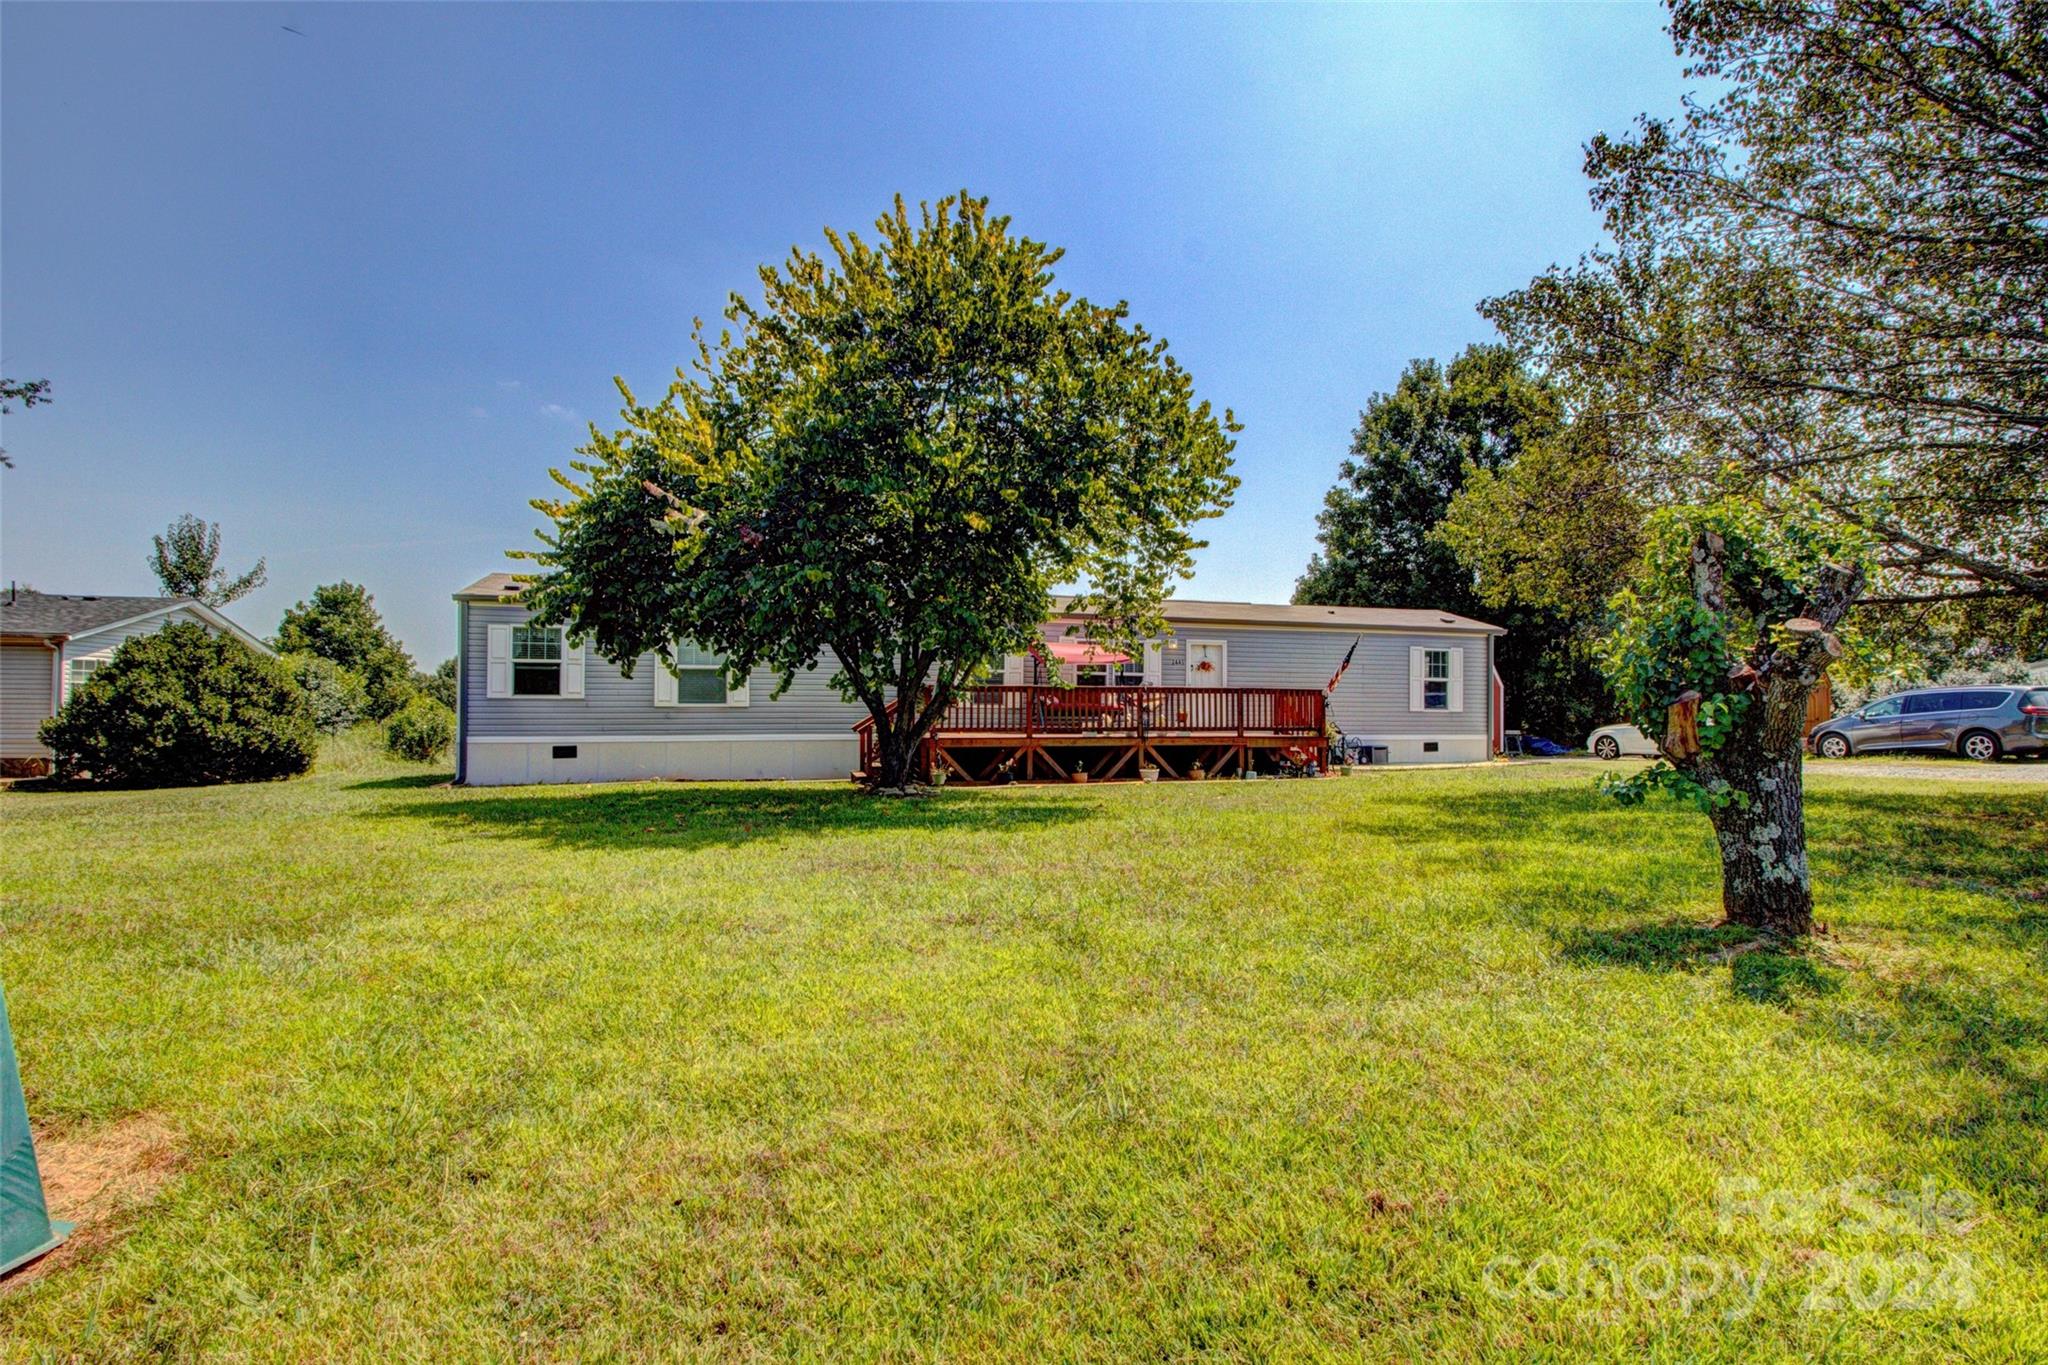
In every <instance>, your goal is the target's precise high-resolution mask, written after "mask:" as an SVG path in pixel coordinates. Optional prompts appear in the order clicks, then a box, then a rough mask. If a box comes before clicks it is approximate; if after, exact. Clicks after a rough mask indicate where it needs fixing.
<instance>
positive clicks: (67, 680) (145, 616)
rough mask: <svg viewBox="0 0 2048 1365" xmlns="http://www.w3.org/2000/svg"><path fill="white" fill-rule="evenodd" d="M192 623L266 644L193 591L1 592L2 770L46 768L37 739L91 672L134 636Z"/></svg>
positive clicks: (259, 647) (23, 772)
mask: <svg viewBox="0 0 2048 1365" xmlns="http://www.w3.org/2000/svg"><path fill="white" fill-rule="evenodd" d="M173 621H191V622H196V623H197V624H199V625H202V626H204V627H206V628H207V629H208V630H210V631H213V632H214V633H216V634H224V635H232V636H234V637H235V638H236V639H238V640H240V641H241V642H242V643H243V644H245V645H247V646H249V648H251V649H253V650H256V651H257V652H258V653H262V654H268V653H269V652H270V649H269V647H268V646H266V645H265V644H264V643H263V642H262V641H261V640H259V639H257V638H256V637H255V636H253V635H251V634H250V633H249V632H248V631H246V630H243V629H242V628H241V627H240V626H238V625H236V624H235V623H234V622H233V621H230V620H229V619H228V618H227V617H225V616H223V615H221V614H220V613H219V612H218V611H215V610H214V609H213V608H212V607H209V606H207V605H206V604H205V603H204V602H201V601H199V600H198V599H197V598H192V597H112V596H102V595H95V594H90V593H48V592H31V591H30V590H29V589H27V588H9V589H7V590H6V592H5V593H4V594H0V774H4V775H6V776H27V775H33V774H39V773H46V772H48V771H49V768H50V751H49V750H48V749H47V748H45V747H44V746H43V742H42V740H41V739H40V738H38V737H37V731H38V730H39V729H40V728H41V726H42V723H43V722H44V721H46V720H48V719H49V718H50V717H51V716H53V715H55V714H56V713H57V711H58V709H59V708H60V707H62V706H63V705H64V702H65V700H66V699H67V698H69V697H70V695H71V692H72V689H74V688H76V687H78V686H79V685H80V684H81V683H83V682H84V681H85V680H86V679H87V678H89V677H91V676H92V671H93V670H94V669H96V668H98V667H100V666H101V665H102V664H105V663H106V662H107V661H108V660H109V659H112V658H113V657H114V651H115V650H117V649H119V648H120V647H121V646H122V644H123V643H125V642H126V641H128V640H130V639H132V638H134V637H135V636H137V635H146V634H148V633H150V632H151V631H156V630H162V629H163V628H164V627H165V626H167V625H169V624H170V623H171V622H173Z"/></svg>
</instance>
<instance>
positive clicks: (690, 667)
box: [676, 640, 725, 706]
mask: <svg viewBox="0 0 2048 1365" xmlns="http://www.w3.org/2000/svg"><path fill="white" fill-rule="evenodd" d="M723 667H725V656H724V655H722V654H714V653H712V652H711V651H710V650H708V649H705V648H704V647H703V646H701V645H698V644H694V643H692V642H691V641H689V640H685V641H683V642H682V643H681V644H679V645H677V646H676V705H678V706H723V705H725V676H724V674H722V673H720V672H719V670H720V669H721V668H723Z"/></svg>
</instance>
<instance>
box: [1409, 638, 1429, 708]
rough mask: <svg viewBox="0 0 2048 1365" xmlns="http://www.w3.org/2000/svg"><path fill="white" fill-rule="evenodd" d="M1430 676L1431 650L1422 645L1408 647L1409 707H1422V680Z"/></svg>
mask: <svg viewBox="0 0 2048 1365" xmlns="http://www.w3.org/2000/svg"><path fill="white" fill-rule="evenodd" d="M1428 676H1429V651H1428V650H1426V649H1424V648H1423V647H1422V646H1421V645H1410V646H1409V647H1408V709H1409V710H1410V711H1420V710H1421V709H1422V682H1423V679H1424V678H1426V677H1428Z"/></svg>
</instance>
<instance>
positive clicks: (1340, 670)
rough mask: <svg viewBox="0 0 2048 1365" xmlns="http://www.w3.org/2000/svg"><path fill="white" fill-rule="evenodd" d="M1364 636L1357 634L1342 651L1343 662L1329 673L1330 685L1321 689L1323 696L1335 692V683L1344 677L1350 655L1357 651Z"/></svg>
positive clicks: (1349, 665)
mask: <svg viewBox="0 0 2048 1365" xmlns="http://www.w3.org/2000/svg"><path fill="white" fill-rule="evenodd" d="M1364 638H1365V637H1364V636H1363V635H1360V636H1357V637H1356V638H1354V639H1353V640H1352V641H1351V648H1349V649H1347V650H1345V651H1344V662H1343V663H1341V664H1338V665H1337V671H1336V672H1335V673H1332V674H1331V675H1330V685H1329V686H1328V687H1325V688H1324V689H1323V695H1324V696H1326V697H1327V696H1329V695H1330V694H1331V693H1332V692H1335V691H1336V690H1337V684H1338V683H1339V682H1342V681H1343V679H1344V670H1345V669H1347V668H1349V667H1351V656H1352V655H1354V654H1356V653H1357V652H1358V642H1359V640H1363V639H1364Z"/></svg>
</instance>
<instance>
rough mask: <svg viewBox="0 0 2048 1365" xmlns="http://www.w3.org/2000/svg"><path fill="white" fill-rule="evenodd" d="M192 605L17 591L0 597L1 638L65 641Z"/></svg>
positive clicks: (182, 599) (187, 599)
mask: <svg viewBox="0 0 2048 1365" xmlns="http://www.w3.org/2000/svg"><path fill="white" fill-rule="evenodd" d="M193 602H194V599H192V598H190V597H102V596H98V595H93V594H74V593H51V592H31V591H29V590H28V589H26V588H17V589H15V590H14V591H12V592H10V593H6V594H0V634H4V635H36V636H41V637H43V638H45V639H52V638H55V637H57V636H60V635H61V636H64V637H66V638H67V639H68V638H70V637H72V636H76V635H87V634H90V633H91V632H93V631H95V630H101V629H104V628H105V627H107V626H112V625H118V624H119V623H121V622H123V621H133V620H136V619H138V618H140V617H144V616H153V615H155V614H157V613H158V612H166V611H174V610H176V609H177V608H179V607H182V606H186V605H188V604H192V603H193Z"/></svg>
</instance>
